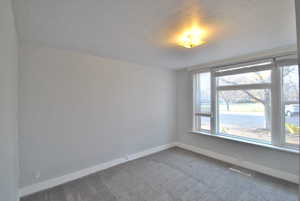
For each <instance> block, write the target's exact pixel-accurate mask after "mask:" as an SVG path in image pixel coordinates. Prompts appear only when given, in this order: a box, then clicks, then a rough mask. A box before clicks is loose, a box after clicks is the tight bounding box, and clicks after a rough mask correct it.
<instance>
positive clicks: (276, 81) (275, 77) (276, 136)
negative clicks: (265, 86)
mask: <svg viewBox="0 0 300 201" xmlns="http://www.w3.org/2000/svg"><path fill="white" fill-rule="evenodd" d="M281 77H282V76H281V70H280V69H279V68H278V67H277V65H276V62H275V61H274V67H273V69H272V74H271V79H272V84H271V106H272V119H271V121H272V125H271V135H272V136H271V137H272V144H273V145H276V146H281V145H283V144H284V132H283V123H282V120H283V119H282V114H283V113H282V92H281V89H282V87H281V84H282V81H281Z"/></svg>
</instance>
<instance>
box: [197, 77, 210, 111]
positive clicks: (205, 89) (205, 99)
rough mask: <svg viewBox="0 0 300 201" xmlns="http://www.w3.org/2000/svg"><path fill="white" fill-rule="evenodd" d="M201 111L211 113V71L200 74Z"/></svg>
mask: <svg viewBox="0 0 300 201" xmlns="http://www.w3.org/2000/svg"><path fill="white" fill-rule="evenodd" d="M199 93H200V98H199V101H200V103H199V104H200V112H201V113H207V114H209V113H210V73H201V74H200V88H199Z"/></svg>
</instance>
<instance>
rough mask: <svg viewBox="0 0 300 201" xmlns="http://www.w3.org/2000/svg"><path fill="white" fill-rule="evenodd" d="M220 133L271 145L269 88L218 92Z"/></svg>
mask: <svg viewBox="0 0 300 201" xmlns="http://www.w3.org/2000/svg"><path fill="white" fill-rule="evenodd" d="M217 104H218V105H217V106H218V122H219V124H218V132H219V133H220V134H228V135H234V136H238V137H243V138H251V139H253V140H258V141H266V142H271V133H270V128H271V93H270V90H269V89H256V90H232V91H219V92H218V102H217Z"/></svg>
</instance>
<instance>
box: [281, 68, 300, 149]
mask: <svg viewBox="0 0 300 201" xmlns="http://www.w3.org/2000/svg"><path fill="white" fill-rule="evenodd" d="M282 80H283V84H282V87H283V90H282V91H283V106H284V124H285V138H286V142H287V143H289V144H295V145H296V144H299V135H300V126H299V74H298V66H297V65H292V66H286V67H283V70H282Z"/></svg>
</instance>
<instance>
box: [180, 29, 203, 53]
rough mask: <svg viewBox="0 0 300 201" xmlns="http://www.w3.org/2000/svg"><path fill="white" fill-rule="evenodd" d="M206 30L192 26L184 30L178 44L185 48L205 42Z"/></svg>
mask: <svg viewBox="0 0 300 201" xmlns="http://www.w3.org/2000/svg"><path fill="white" fill-rule="evenodd" d="M204 35H205V31H204V30H203V29H200V28H199V27H192V28H191V29H189V30H186V31H184V32H183V34H181V35H180V37H179V39H178V44H179V45H181V46H183V47H185V48H192V47H196V46H199V45H201V44H203V43H204V41H203V37H204Z"/></svg>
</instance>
